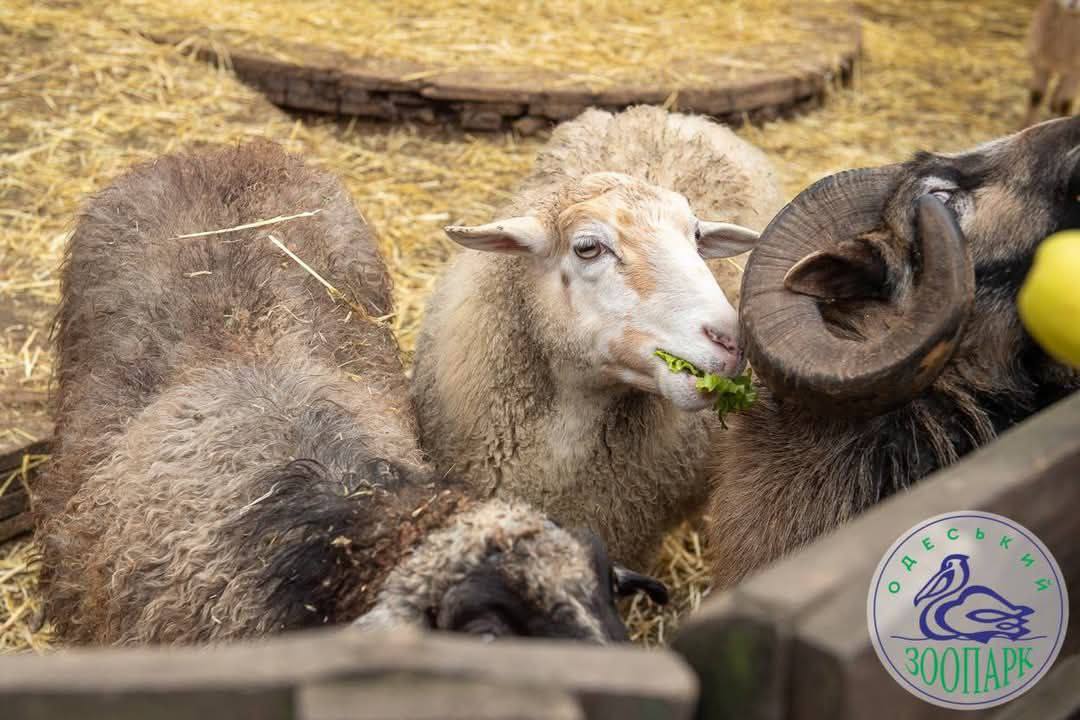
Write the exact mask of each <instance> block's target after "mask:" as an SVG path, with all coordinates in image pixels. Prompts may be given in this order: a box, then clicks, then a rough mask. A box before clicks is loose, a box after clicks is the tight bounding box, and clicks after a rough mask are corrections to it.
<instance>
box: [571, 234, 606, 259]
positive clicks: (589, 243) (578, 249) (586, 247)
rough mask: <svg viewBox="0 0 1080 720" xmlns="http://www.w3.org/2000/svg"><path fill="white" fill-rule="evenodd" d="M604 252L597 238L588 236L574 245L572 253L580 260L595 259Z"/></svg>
mask: <svg viewBox="0 0 1080 720" xmlns="http://www.w3.org/2000/svg"><path fill="white" fill-rule="evenodd" d="M603 252H604V246H603V245H601V244H600V241H599V240H596V239H593V238H590V239H587V240H583V241H582V242H580V243H578V244H577V245H575V246H574V254H575V255H577V256H578V257H579V258H581V259H582V260H595V259H596V258H598V257H600V255H601V254H602V253H603Z"/></svg>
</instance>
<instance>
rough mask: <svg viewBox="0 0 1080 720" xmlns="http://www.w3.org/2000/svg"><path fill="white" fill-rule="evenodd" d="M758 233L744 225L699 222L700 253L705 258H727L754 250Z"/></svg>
mask: <svg viewBox="0 0 1080 720" xmlns="http://www.w3.org/2000/svg"><path fill="white" fill-rule="evenodd" d="M757 241H758V233H757V232H755V231H754V230H751V229H750V228H745V227H743V226H742V225H733V224H731V223H723V222H709V221H707V220H700V221H698V251H699V252H700V253H701V256H702V257H704V258H726V257H731V256H732V255H740V254H742V253H744V252H746V251H748V250H751V249H753V247H754V245H755V244H756V243H757Z"/></svg>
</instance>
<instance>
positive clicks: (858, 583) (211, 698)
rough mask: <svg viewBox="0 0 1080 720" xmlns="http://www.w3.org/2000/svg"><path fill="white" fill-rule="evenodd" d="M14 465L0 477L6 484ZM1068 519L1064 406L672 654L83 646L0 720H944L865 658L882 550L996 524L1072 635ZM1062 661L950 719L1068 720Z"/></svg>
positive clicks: (1070, 451) (17, 672)
mask: <svg viewBox="0 0 1080 720" xmlns="http://www.w3.org/2000/svg"><path fill="white" fill-rule="evenodd" d="M41 450H42V446H41V445H40V444H36V445H34V446H33V447H30V448H28V449H27V450H26V452H31V453H38V452H40V451H41ZM21 455H22V453H21V452H19V453H13V454H9V455H7V456H6V457H5V458H4V462H3V465H4V466H6V467H8V468H12V467H18V466H19V464H20V463H21V462H22V461H21ZM12 497H14V498H15V499H14V500H10V499H9V502H7V503H6V504H0V508H6V510H5V512H10V509H11V507H14V506H15V505H16V504H17V503H18V502H19V499H18V495H17V494H16V495H15V496H12ZM9 506H11V507H9ZM1078 508H1080V393H1078V394H1076V395H1074V396H1073V397H1071V398H1069V399H1066V400H1064V401H1062V402H1061V403H1059V404H1057V405H1056V406H1054V407H1052V408H1050V409H1048V410H1046V411H1045V412H1043V413H1041V414H1039V415H1037V416H1035V417H1033V418H1031V419H1030V420H1028V421H1027V422H1025V423H1023V424H1021V425H1019V426H1018V427H1016V428H1014V429H1012V430H1011V431H1009V432H1007V433H1005V434H1004V435H1002V436H1001V438H999V439H998V440H997V441H996V442H994V443H992V444H991V445H989V446H987V447H985V448H983V449H981V450H979V451H977V452H975V453H973V454H972V455H971V456H970V457H968V458H967V459H965V460H964V461H963V462H960V463H958V464H956V465H954V466H953V467H951V468H949V469H946V470H944V471H941V472H939V473H937V474H936V475H934V476H933V477H931V478H928V479H926V480H925V481H923V482H922V483H920V484H919V485H918V486H917V487H916V489H915V490H913V491H912V492H909V493H906V494H904V495H901V496H897V497H894V498H892V499H890V500H889V501H887V502H884V503H882V504H881V505H879V506H877V507H876V508H874V509H873V510H871V511H869V512H867V513H865V514H864V515H863V516H861V517H859V518H858V519H856V520H855V521H854V522H852V523H850V524H849V525H847V526H846V527H844V528H842V529H840V530H839V531H838V532H835V533H833V534H831V535H829V536H828V537H825V538H823V539H821V540H820V541H818V542H817V543H814V544H813V545H811V546H808V547H806V548H805V549H803V550H801V551H800V552H798V553H796V554H794V555H792V556H790V557H788V558H787V559H785V560H782V561H780V562H778V563H776V564H775V565H773V566H771V567H769V568H767V569H765V570H764V571H763V572H760V573H758V574H757V575H755V576H754V577H752V578H750V579H749V580H747V581H746V582H744V583H743V584H742V585H740V586H739V587H737V588H735V589H734V590H732V591H730V592H726V593H722V594H720V595H718V596H716V597H714V598H712V599H710V600H709V601H707V602H706V603H705V604H704V605H703V606H702V608H701V610H700V612H698V613H697V614H696V615H695V616H693V617H691V618H690V619H689V620H688V621H687V622H686V623H685V624H684V626H683V627H682V629H681V630H680V632H679V633H678V635H677V637H676V639H675V641H674V643H673V647H672V649H670V650H641V649H637V648H634V647H630V646H624V647H605V648H598V647H586V646H581V645H576V644H572V643H566V642H536V641H532V642H529V641H514V642H498V643H493V644H485V643H482V642H479V641H476V640H472V639H467V638H457V637H450V636H433V635H421V634H419V633H411V632H405V633H394V634H389V635H364V634H360V633H357V632H355V631H350V630H322V631H311V632H304V633H296V634H293V635H290V636H285V637H279V638H274V639H269V640H266V641H262V642H255V643H245V644H239V645H234V646H227V647H217V648H179V649H178V648H156V649H148V648H140V649H108V650H85V649H80V650H72V651H67V652H62V653H58V654H55V655H48V656H43V657H30V656H12V657H4V658H0V708H3V713H2V717H3V718H4V719H5V720H22V719H24V718H26V719H29V718H35V719H38V718H66V717H73V716H75V715H76V714H77V715H78V716H79V717H80V718H85V719H90V718H106V717H108V718H144V717H154V718H169V719H172V718H176V719H180V718H198V719H199V720H202V719H203V718H205V717H230V718H266V719H276V718H281V719H283V720H284V719H286V718H290V719H291V718H295V719H300V718H303V719H305V720H308V719H312V720H313V719H316V718H318V719H320V720H321V719H324V718H326V719H329V718H335V719H341V720H346V719H348V718H365V719H367V718H388V719H389V718H404V719H406V720H408V719H412V718H415V719H420V718H450V719H453V718H481V719H483V718H537V719H540V718H544V719H547V718H590V719H601V718H603V719H607V718H619V720H633V719H636V718H641V719H643V720H644V719H645V718H650V719H652V718H656V719H660V718H665V719H666V718H670V719H672V720H674V719H677V718H692V717H697V718H702V719H705V718H740V719H742V718H746V719H754V718H761V719H763V720H764V719H775V720H781V719H791V720H818V719H821V720H824V719H826V718H828V719H829V720H846V719H851V720H857V719H860V718H868V717H873V718H875V719H876V720H886V719H887V718H908V719H916V718H937V717H943V716H951V713H952V712H953V711H944V710H942V709H941V708H937V707H935V706H933V705H929V704H926V703H923V702H922V701H920V700H919V699H917V698H915V697H914V696H912V695H910V694H908V693H907V692H906V691H904V690H903V689H902V688H901V687H900V686H899V685H898V684H896V683H895V682H894V681H893V680H892V679H891V678H890V677H889V676H888V675H887V674H886V672H885V670H884V669H883V668H882V666H881V664H880V663H879V662H878V659H877V657H876V656H875V654H874V650H873V646H872V645H871V642H870V637H869V633H868V631H867V627H866V622H865V605H866V593H867V589H868V587H869V584H870V578H871V574H872V572H873V570H874V568H875V567H876V565H877V562H878V560H879V559H880V556H881V553H882V552H883V551H884V550H885V549H886V548H888V547H889V546H890V545H891V544H892V542H893V540H894V539H895V538H896V537H897V536H898V535H899V534H900V533H901V532H902V531H903V530H905V529H907V528H908V527H910V526H912V525H914V524H915V523H916V522H918V521H920V520H923V519H925V518H927V517H930V516H933V515H937V514H940V513H943V512H949V511H955V510H960V509H965V510H986V511H990V512H996V513H1000V514H1004V515H1007V516H1008V517H1010V518H1012V519H1014V520H1015V521H1017V522H1019V523H1020V524H1022V525H1025V526H1026V527H1028V528H1029V529H1030V530H1032V531H1033V532H1034V533H1035V534H1036V535H1038V536H1039V537H1041V538H1042V540H1043V541H1044V542H1045V543H1046V545H1047V546H1048V547H1049V548H1050V550H1051V552H1053V553H1054V555H1055V556H1056V557H1057V560H1058V562H1059V564H1060V565H1061V568H1062V571H1063V572H1064V575H1065V578H1066V582H1067V583H1068V584H1070V585H1071V586H1072V588H1073V592H1072V595H1071V614H1072V616H1073V618H1077V617H1080V612H1078V607H1080V542H1078V540H1080V514H1078V513H1077V509H1078ZM21 509H22V508H21ZM20 516H21V515H20V514H14V515H9V516H8V518H7V520H11V519H12V518H13V517H14V518H18V517H20ZM14 526H17V527H24V526H25V523H23V524H22V525H14ZM9 527H12V526H11V525H9ZM1078 651H1080V628H1078V627H1077V623H1075V622H1074V623H1073V627H1072V629H1071V631H1070V632H1069V634H1068V635H1067V637H1066V642H1065V647H1064V650H1063V651H1062V653H1061V655H1060V657H1059V658H1058V660H1057V663H1056V665H1055V667H1054V669H1053V670H1052V671H1051V672H1050V673H1049V674H1048V675H1047V676H1046V677H1044V678H1043V679H1042V681H1041V682H1040V683H1039V684H1038V685H1036V686H1035V687H1034V688H1033V689H1032V690H1031V691H1030V692H1028V693H1027V694H1026V695H1023V696H1022V697H1020V698H1019V699H1017V700H1015V701H1013V702H1012V703H1009V704H1006V705H1004V706H1002V707H999V708H995V709H993V710H988V711H978V712H973V713H969V714H967V715H966V716H965V717H972V718H984V717H985V718H996V719H997V720H1012V719H1019V718H1032V719H1038V720H1065V719H1066V718H1075V717H1078V716H1080V654H1078Z"/></svg>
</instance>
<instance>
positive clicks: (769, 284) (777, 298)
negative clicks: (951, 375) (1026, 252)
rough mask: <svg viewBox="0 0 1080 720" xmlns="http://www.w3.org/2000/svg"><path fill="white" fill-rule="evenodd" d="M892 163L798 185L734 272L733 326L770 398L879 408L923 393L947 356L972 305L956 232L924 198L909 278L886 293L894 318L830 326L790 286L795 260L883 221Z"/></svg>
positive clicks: (844, 408) (896, 178)
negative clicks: (875, 325) (858, 327)
mask: <svg viewBox="0 0 1080 720" xmlns="http://www.w3.org/2000/svg"><path fill="white" fill-rule="evenodd" d="M899 182H900V168H899V166H888V167H883V168H874V169H867V170H852V171H848V172H844V173H840V174H838V175H833V176H831V177H828V178H825V179H824V180H821V181H819V182H818V183H816V184H814V185H812V186H811V187H810V188H808V189H807V190H805V191H803V192H802V193H801V194H800V195H799V196H798V197H797V198H795V200H793V201H792V202H791V204H789V205H788V206H787V207H786V208H784V210H782V211H781V212H780V214H779V215H777V216H776V218H775V219H774V220H773V221H772V223H771V224H770V225H769V227H768V228H766V230H765V232H764V233H763V234H762V237H761V240H760V241H759V242H758V245H757V247H756V249H755V250H754V252H753V254H752V255H751V257H750V260H749V262H748V263H747V268H746V272H745V274H744V276H743V286H742V298H743V299H742V308H741V324H742V333H743V337H744V341H745V343H746V353H747V358H748V359H749V361H750V363H751V365H753V367H754V369H755V371H756V372H757V373H758V374H759V375H760V376H761V377H762V378H763V379H764V381H765V383H766V384H767V385H768V386H769V388H770V389H771V390H772V391H773V392H774V393H775V394H776V395H777V396H778V397H782V398H784V397H786V398H790V399H792V400H794V401H796V402H798V403H799V404H801V405H804V406H807V407H811V408H817V409H822V410H827V411H828V412H834V413H835V412H850V413H859V414H866V413H878V412H884V411H887V410H889V409H892V408H895V407H897V406H899V405H901V404H903V403H905V402H907V401H908V400H909V399H911V398H912V397H914V396H916V395H917V394H919V393H920V392H922V391H923V390H925V389H926V388H927V387H928V386H929V385H930V384H931V383H933V382H934V380H935V379H936V378H937V377H938V375H939V374H940V373H941V371H942V369H943V368H944V366H945V364H946V363H947V362H948V361H949V359H950V358H951V356H952V353H953V350H954V349H955V347H956V344H957V341H958V339H959V337H960V335H961V334H962V332H963V329H964V325H965V322H966V319H967V317H968V315H969V314H970V311H971V307H972V304H973V302H974V292H975V279H974V271H973V268H972V263H971V258H970V255H969V253H968V250H967V246H966V243H965V240H964V236H963V233H962V231H961V230H960V227H959V225H958V224H957V222H956V219H955V218H954V217H953V215H952V213H951V212H949V210H948V209H947V208H946V207H945V206H944V205H942V203H941V201H939V200H938V199H936V198H934V197H932V196H929V195H927V196H923V197H920V198H919V199H918V200H917V201H916V207H915V217H916V232H915V248H914V256H915V257H918V258H919V262H918V272H917V274H916V276H915V279H914V283H913V285H912V286H911V288H910V289H909V290H906V291H905V292H904V293H903V294H902V295H901V296H899V297H893V298H890V299H889V300H888V301H889V302H891V303H892V304H893V306H894V309H895V310H896V311H897V312H896V317H897V320H896V321H895V322H893V323H891V326H890V328H889V331H888V332H886V333H882V334H880V335H878V336H876V337H872V338H867V339H862V340H859V339H850V338H845V337H841V336H839V335H837V334H834V333H833V332H830V330H829V327H828V326H827V324H826V321H825V319H824V318H823V316H822V313H821V309H820V307H819V305H818V302H819V300H818V299H816V298H813V297H809V296H807V295H803V294H799V293H795V292H791V291H790V290H788V289H786V288H785V286H784V277H785V275H786V274H787V272H788V271H789V270H790V269H791V267H792V266H793V265H795V264H796V263H797V262H798V261H799V260H801V259H802V258H804V257H806V256H807V255H809V254H811V253H813V252H816V251H820V250H823V249H826V248H830V247H835V246H836V245H837V243H840V242H842V241H844V240H852V239H855V238H856V237H858V236H859V235H861V234H863V233H867V232H869V231H871V230H875V229H880V228H882V227H884V225H885V222H884V219H883V210H884V207H885V204H886V202H887V201H888V200H889V198H890V197H891V196H892V195H893V193H894V191H895V190H896V188H897V186H898V185H899Z"/></svg>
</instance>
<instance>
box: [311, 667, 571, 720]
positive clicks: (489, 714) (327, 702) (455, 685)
mask: <svg viewBox="0 0 1080 720" xmlns="http://www.w3.org/2000/svg"><path fill="white" fill-rule="evenodd" d="M296 705H297V710H296V716H297V718H299V719H300V720H390V719H391V718H393V719H394V720H507V719H508V718H513V719H514V720H584V718H585V711H584V710H582V708H581V705H580V703H578V702H577V701H576V700H575V699H574V698H572V697H571V696H570V695H569V694H567V693H565V692H563V691H561V690H555V689H543V688H517V687H502V686H499V685H497V684H493V683H486V682H481V681H463V680H459V679H455V680H444V679H439V678H417V677H409V676H399V677H398V676H395V677H391V678H383V679H381V680H379V681H376V682H372V681H367V682H327V683H315V684H311V685H308V686H305V687H303V688H301V689H300V691H299V694H298V696H297V702H296Z"/></svg>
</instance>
